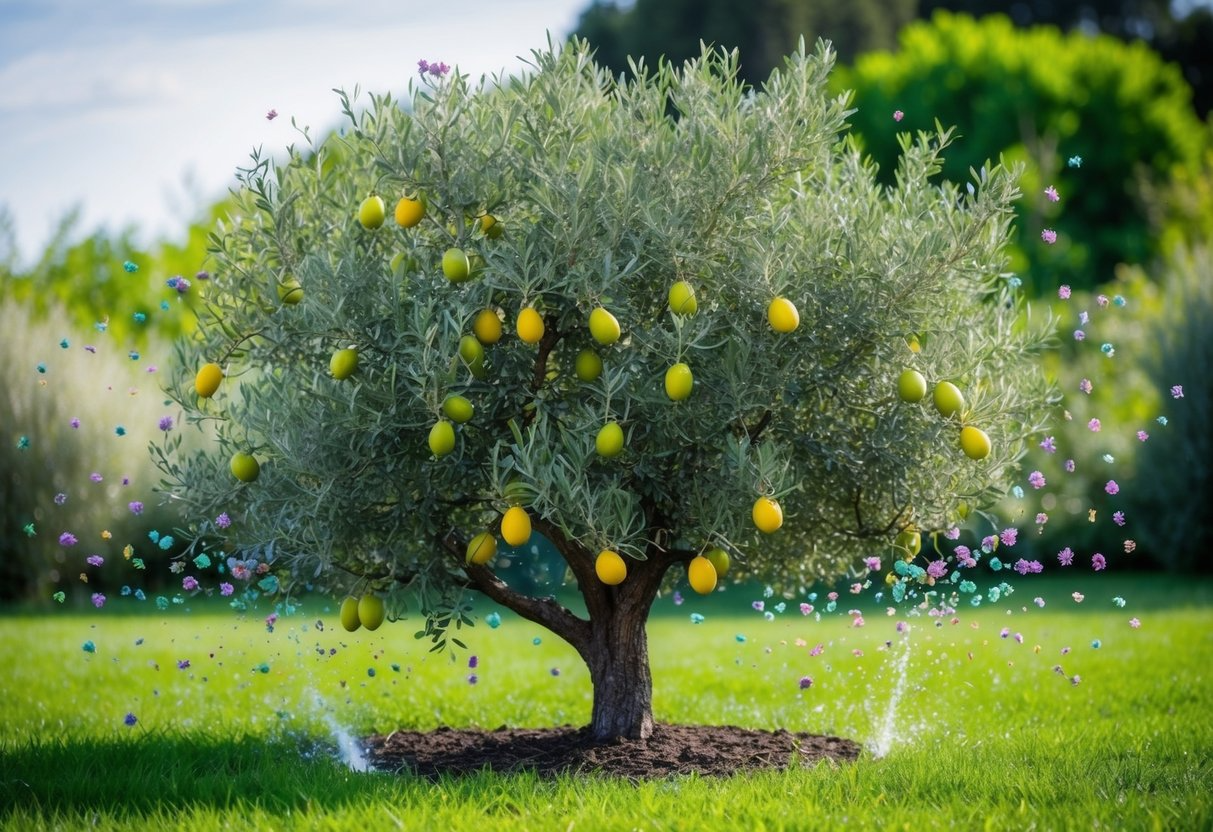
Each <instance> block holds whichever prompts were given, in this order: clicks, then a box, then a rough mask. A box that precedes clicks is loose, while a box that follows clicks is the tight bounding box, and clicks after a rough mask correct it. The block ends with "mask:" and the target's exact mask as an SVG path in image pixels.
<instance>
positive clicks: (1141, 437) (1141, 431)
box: [1137, 430, 1150, 442]
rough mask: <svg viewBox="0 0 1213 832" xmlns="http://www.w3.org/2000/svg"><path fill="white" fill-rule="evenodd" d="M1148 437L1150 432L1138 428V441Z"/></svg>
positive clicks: (1143, 440)
mask: <svg viewBox="0 0 1213 832" xmlns="http://www.w3.org/2000/svg"><path fill="white" fill-rule="evenodd" d="M1149 438H1150V434H1148V433H1146V432H1145V431H1144V430H1139V431H1138V432H1137V441H1138V442H1145V441H1146V440H1147V439H1149Z"/></svg>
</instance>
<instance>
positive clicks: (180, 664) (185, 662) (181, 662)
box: [177, 659, 190, 670]
mask: <svg viewBox="0 0 1213 832" xmlns="http://www.w3.org/2000/svg"><path fill="white" fill-rule="evenodd" d="M189 666H190V660H189V659H177V669H178V670H187V669H188V668H189Z"/></svg>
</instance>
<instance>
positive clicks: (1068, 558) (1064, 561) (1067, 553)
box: [1057, 546, 1074, 566]
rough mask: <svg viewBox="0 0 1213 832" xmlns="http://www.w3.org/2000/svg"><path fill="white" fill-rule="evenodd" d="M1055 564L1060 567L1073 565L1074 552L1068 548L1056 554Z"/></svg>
mask: <svg viewBox="0 0 1213 832" xmlns="http://www.w3.org/2000/svg"><path fill="white" fill-rule="evenodd" d="M1057 562H1058V563H1060V564H1061V565H1062V566H1069V565H1071V564H1072V563H1074V550H1073V549H1071V548H1070V547H1069V546H1067V547H1066V548H1064V549H1062V550H1061V551H1060V552H1058V553H1057Z"/></svg>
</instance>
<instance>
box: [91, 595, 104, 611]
mask: <svg viewBox="0 0 1213 832" xmlns="http://www.w3.org/2000/svg"><path fill="white" fill-rule="evenodd" d="M93 606H94V607H96V608H97V609H101V608H102V607H104V606H105V596H104V595H102V594H101V593H100V592H94V593H93Z"/></svg>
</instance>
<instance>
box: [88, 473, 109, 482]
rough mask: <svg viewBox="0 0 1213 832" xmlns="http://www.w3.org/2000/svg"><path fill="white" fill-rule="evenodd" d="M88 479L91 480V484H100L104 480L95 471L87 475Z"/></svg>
mask: <svg viewBox="0 0 1213 832" xmlns="http://www.w3.org/2000/svg"><path fill="white" fill-rule="evenodd" d="M88 478H89V479H90V480H92V481H93V482H101V481H102V480H103V479H105V478H104V477H102V476H101V475H100V474H99V473H97V472H96V471H94V472H93V473H91V474H89V475H88Z"/></svg>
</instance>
